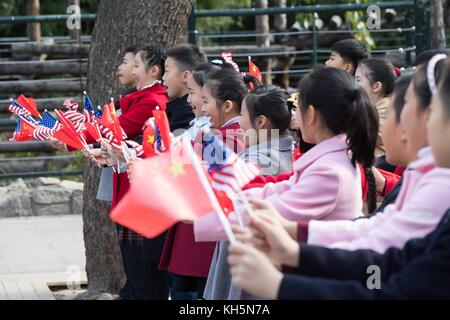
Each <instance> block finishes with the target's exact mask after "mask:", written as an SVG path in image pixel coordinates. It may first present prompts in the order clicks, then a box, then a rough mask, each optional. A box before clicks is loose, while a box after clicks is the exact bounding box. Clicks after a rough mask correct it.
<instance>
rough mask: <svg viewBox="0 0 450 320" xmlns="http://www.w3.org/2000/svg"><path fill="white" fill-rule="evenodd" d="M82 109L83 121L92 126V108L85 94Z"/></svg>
mask: <svg viewBox="0 0 450 320" xmlns="http://www.w3.org/2000/svg"><path fill="white" fill-rule="evenodd" d="M83 108H84V121H86V122H87V123H90V124H94V121H95V119H94V106H93V104H92V102H91V99H90V98H89V96H88V95H87V94H86V92H85V93H84V104H83Z"/></svg>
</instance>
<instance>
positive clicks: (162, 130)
mask: <svg viewBox="0 0 450 320" xmlns="http://www.w3.org/2000/svg"><path fill="white" fill-rule="evenodd" d="M153 117H155V124H156V126H157V127H158V130H159V134H160V135H161V140H162V142H163V144H164V152H165V151H168V150H170V140H171V138H170V126H169V120H168V119H167V113H166V111H165V110H158V109H157V110H153Z"/></svg>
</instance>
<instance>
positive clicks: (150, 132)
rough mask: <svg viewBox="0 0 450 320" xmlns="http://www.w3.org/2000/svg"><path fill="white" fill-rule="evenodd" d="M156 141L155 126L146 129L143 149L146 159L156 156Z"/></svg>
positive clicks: (143, 137)
mask: <svg viewBox="0 0 450 320" xmlns="http://www.w3.org/2000/svg"><path fill="white" fill-rule="evenodd" d="M155 141H156V137H155V130H154V129H153V126H152V125H151V124H150V125H148V126H147V127H146V128H145V130H144V133H143V136H142V148H143V150H144V155H145V157H146V158H150V157H153V156H154V155H156V152H155Z"/></svg>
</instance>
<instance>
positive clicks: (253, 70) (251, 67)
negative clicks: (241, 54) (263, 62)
mask: <svg viewBox="0 0 450 320" xmlns="http://www.w3.org/2000/svg"><path fill="white" fill-rule="evenodd" d="M248 74H249V75H251V76H253V77H255V78H256V79H258V80H259V81H262V74H261V71H259V68H258V66H257V65H256V64H254V63H253V61H252V57H248Z"/></svg>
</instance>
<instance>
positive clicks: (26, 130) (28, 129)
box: [10, 117, 36, 141]
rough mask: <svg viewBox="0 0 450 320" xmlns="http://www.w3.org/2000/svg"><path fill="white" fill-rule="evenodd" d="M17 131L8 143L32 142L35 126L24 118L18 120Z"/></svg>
mask: <svg viewBox="0 0 450 320" xmlns="http://www.w3.org/2000/svg"><path fill="white" fill-rule="evenodd" d="M18 125H19V130H18V131H17V130H16V132H15V133H14V136H13V139H11V140H10V141H30V140H33V132H34V129H35V128H36V126H35V125H34V124H31V123H30V122H28V121H27V120H26V119H24V118H22V117H21V118H20V119H19V124H18Z"/></svg>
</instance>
